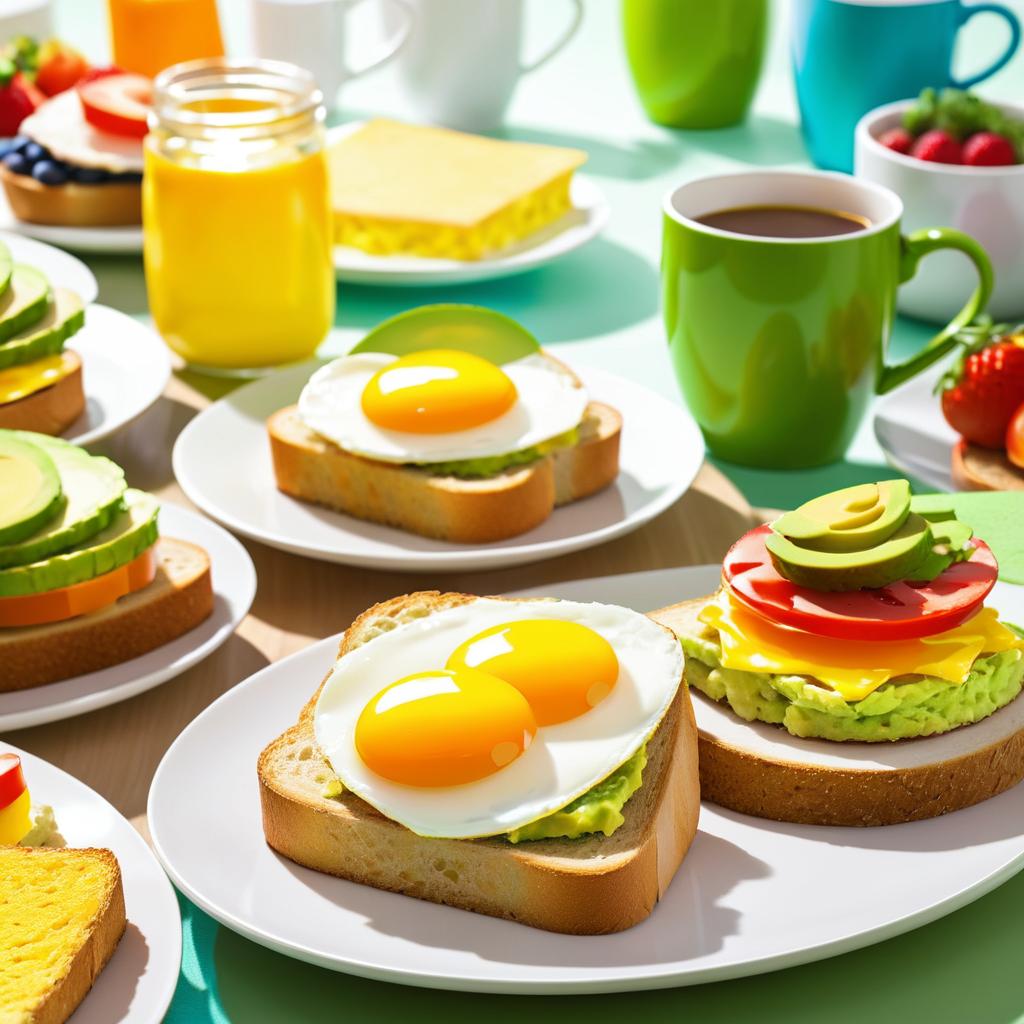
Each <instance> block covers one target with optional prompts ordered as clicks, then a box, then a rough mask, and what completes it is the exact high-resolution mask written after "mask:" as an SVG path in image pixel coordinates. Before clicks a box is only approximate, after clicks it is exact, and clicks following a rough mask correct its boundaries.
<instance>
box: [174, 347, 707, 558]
mask: <svg viewBox="0 0 1024 1024" xmlns="http://www.w3.org/2000/svg"><path fill="white" fill-rule="evenodd" d="M314 368H315V364H311V363H307V364H305V365H303V366H297V367H292V368H290V369H287V370H282V371H280V372H279V373H275V374H273V375H272V376H269V377H265V378H263V379H262V380H258V381H254V382H253V383H252V384H248V385H246V386H245V387H243V388H239V389H238V390H237V391H235V392H234V393H233V394H231V395H229V396H228V397H227V398H223V399H221V400H220V401H219V402H216V403H214V404H213V405H211V406H210V407H209V408H207V409H206V410H204V411H203V412H201V413H200V414H199V415H198V416H196V417H195V419H193V420H192V421H191V422H190V423H189V424H188V425H187V426H186V427H185V429H184V430H183V431H182V432H181V434H180V435H179V437H178V440H177V442H176V443H175V445H174V475H175V476H176V477H177V479H178V483H179V484H181V487H182V489H183V490H184V491H185V493H186V494H187V495H188V496H189V498H190V499H191V500H192V501H193V502H194V503H195V504H196V505H198V506H199V507H200V508H201V509H202V510H203V511H204V512H206V513H207V514H208V515H210V516H212V517H213V518H214V519H217V520H218V521H220V522H221V523H223V524H224V525H225V526H227V527H228V528H229V529H231V530H234V531H235V532H236V533H240V534H243V535H244V536H246V537H252V538H254V539H255V540H259V541H262V542H263V543H264V544H270V545H271V546H272V547H276V548H281V549H283V550H284V551H291V552H294V553H296V554H300V555H309V556H310V557H312V558H320V559H324V560H325V561H329V562H345V563H347V564H349V565H361V566H367V567H368V568H373V569H394V570H402V571H411V570H413V569H430V570H432V571H435V572H456V571H460V570H467V569H495V568H498V567H499V566H504V565H522V564H523V563H525V562H537V561H540V560H541V559H544V558H552V557H554V556H555V555H564V554H566V553H568V552H570V551H578V550H580V549H581V548H587V547H592V546H593V545H595V544H601V543H603V542H604V541H607V540H611V539H612V538H613V537H619V536H621V535H622V534H624V533H629V532H630V531H631V530H635V529H636V528H637V527H639V526H642V525H643V524H644V523H646V522H647V521H648V520H650V519H653V518H654V517H655V516H656V515H658V513H659V512H663V511H664V510H665V509H666V508H668V507H669V506H670V505H672V504H673V503H674V502H675V501H676V500H678V499H679V498H680V497H681V496H682V495H683V493H684V492H685V491H686V489H687V488H688V487H689V486H690V484H691V483H692V482H693V478H694V477H695V476H696V475H697V471H698V470H699V469H700V466H701V462H702V461H703V459H704V442H703V439H702V438H701V436H700V431H699V430H698V429H697V425H696V424H695V423H694V422H693V420H692V419H691V418H690V415H689V413H687V412H685V411H684V410H683V409H682V408H681V407H680V406H677V405H673V404H672V403H671V402H669V401H666V400H665V399H664V398H661V397H660V396H659V395H656V394H654V393H653V392H652V391H649V390H648V389H647V388H645V387H642V386H640V385H639V384H634V383H632V382H631V381H628V380H624V379H623V378H621V377H615V376H612V375H611V374H608V373H604V372H602V371H599V370H589V369H584V368H582V367H575V369H576V371H577V373H578V374H579V376H580V378H581V379H582V380H583V383H584V384H585V385H586V387H587V389H588V390H589V392H590V394H591V395H592V397H594V398H595V399H599V400H601V401H604V402H608V403H609V404H610V405H613V406H615V407H616V408H617V409H618V410H619V412H620V413H621V414H622V419H623V428H622V447H621V452H620V466H621V471H620V473H619V476H618V479H617V481H616V482H615V483H613V484H612V485H611V486H610V487H608V488H607V489H605V490H604V491H602V492H600V493H599V494H595V495H593V496H592V497H590V498H586V499H584V500H583V501H577V502H574V503H573V504H571V505H567V506H564V507H563V508H560V509H555V511H554V513H553V514H552V515H551V517H550V518H549V519H548V520H547V521H546V522H544V523H542V524H541V525H540V526H538V527H537V528H536V529H533V530H530V531H529V533H524V534H522V535H521V536H519V537H512V538H511V539H509V540H505V541H499V542H497V543H494V544H488V545H485V546H479V545H465V544H449V543H446V542H444V541H438V540H430V539H429V538H426V537H419V536H416V535H415V534H411V533H406V532H405V531H404V530H396V529H392V528H391V527H387V526H379V525H377V524H375V523H365V522H362V521H361V520H359V519H353V518H352V517H350V516H345V515H342V514H340V513H338V512H332V511H330V510H329V509H324V508H319V507H317V506H316V505H311V504H308V503H306V502H302V501H298V500H297V499H295V498H290V497H288V496H286V495H284V494H282V493H281V492H280V491H278V490H277V488H276V486H275V484H274V473H273V469H272V467H271V462H270V445H269V442H268V440H267V433H266V427H265V425H264V421H265V420H266V418H267V417H268V416H269V415H270V414H271V413H272V412H275V411H276V410H278V409H280V408H282V407H284V406H286V405H291V404H292V403H294V402H295V401H296V400H297V399H298V396H299V392H300V391H301V390H302V387H303V385H304V384H305V383H306V381H307V380H308V379H309V377H310V374H311V373H312V372H313V369H314ZM651 438H662V439H665V438H669V439H671V445H670V446H669V447H668V448H666V446H665V444H652V443H651ZM225 466H231V467H232V472H231V473H225V472H224V467H225Z"/></svg>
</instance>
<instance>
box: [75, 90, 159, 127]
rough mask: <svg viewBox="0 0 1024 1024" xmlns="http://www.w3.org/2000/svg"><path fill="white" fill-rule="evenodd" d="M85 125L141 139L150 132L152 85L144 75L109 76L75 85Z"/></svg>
mask: <svg viewBox="0 0 1024 1024" xmlns="http://www.w3.org/2000/svg"><path fill="white" fill-rule="evenodd" d="M78 97H79V99H80V100H81V101H82V112H83V113H84V115H85V119H86V121H88V122H89V124H91V125H92V126H93V127H94V128H98V129H99V130H100V131H101V132H109V133H110V134H111V135H122V136H126V137H127V138H131V139H141V138H142V137H143V136H144V135H145V134H146V132H147V131H148V130H149V124H148V117H149V112H150V110H151V109H152V101H153V83H152V82H151V81H150V80H149V79H148V78H145V77H144V76H143V75H129V74H111V75H103V76H101V77H94V78H90V79H88V80H87V81H84V82H81V83H79V85H78Z"/></svg>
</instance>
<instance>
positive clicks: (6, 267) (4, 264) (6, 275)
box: [0, 242, 14, 295]
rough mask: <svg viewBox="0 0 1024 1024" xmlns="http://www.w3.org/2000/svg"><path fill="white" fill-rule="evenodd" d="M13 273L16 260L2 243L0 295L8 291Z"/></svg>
mask: <svg viewBox="0 0 1024 1024" xmlns="http://www.w3.org/2000/svg"><path fill="white" fill-rule="evenodd" d="M13 272H14V260H13V259H12V258H11V250H10V249H8V248H7V246H6V245H4V243H3V242H0V295H3V294H4V292H6V291H7V288H8V287H9V285H10V283H11V274H12V273H13Z"/></svg>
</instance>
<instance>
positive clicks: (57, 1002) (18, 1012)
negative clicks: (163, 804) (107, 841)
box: [0, 847, 126, 1024]
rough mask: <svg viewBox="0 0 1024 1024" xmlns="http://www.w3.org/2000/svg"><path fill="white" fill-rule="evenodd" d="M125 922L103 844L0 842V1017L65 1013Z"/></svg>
mask: <svg viewBox="0 0 1024 1024" xmlns="http://www.w3.org/2000/svg"><path fill="white" fill-rule="evenodd" d="M125 925H126V921H125V911H124V890H123V889H122V886H121V869H120V867H119V866H118V863H117V858H116V857H115V856H114V855H113V854H112V853H111V852H110V851H109V850H94V849H85V850H72V849H64V850H48V849H38V848H37V849H26V848H22V847H5V848H2V849H0V963H2V965H3V967H2V969H0V1021H3V1022H4V1024H60V1022H61V1021H65V1020H67V1019H68V1017H70V1016H71V1014H72V1013H74V1011H75V1008H76V1007H77V1006H78V1004H79V1003H80V1002H81V1001H82V1000H83V999H84V998H85V996H86V994H87V993H88V991H89V989H90V988H92V984H93V982H94V981H95V980H96V978H97V976H98V975H99V973H100V971H102V970H103V968H104V967H105V966H106V963H107V961H108V960H109V959H110V957H111V955H112V954H113V952H114V950H115V949H116V948H117V944H118V942H120V940H121V936H122V935H123V934H124V930H125Z"/></svg>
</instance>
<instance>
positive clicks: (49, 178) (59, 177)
mask: <svg viewBox="0 0 1024 1024" xmlns="http://www.w3.org/2000/svg"><path fill="white" fill-rule="evenodd" d="M32 177H33V178H35V179H36V181H39V182H42V184H44V185H63V184H64V183H65V182H66V181H67V180H68V168H67V165H66V164H60V163H57V161H56V160H40V161H39V162H38V163H37V164H36V165H35V167H33V168H32Z"/></svg>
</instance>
